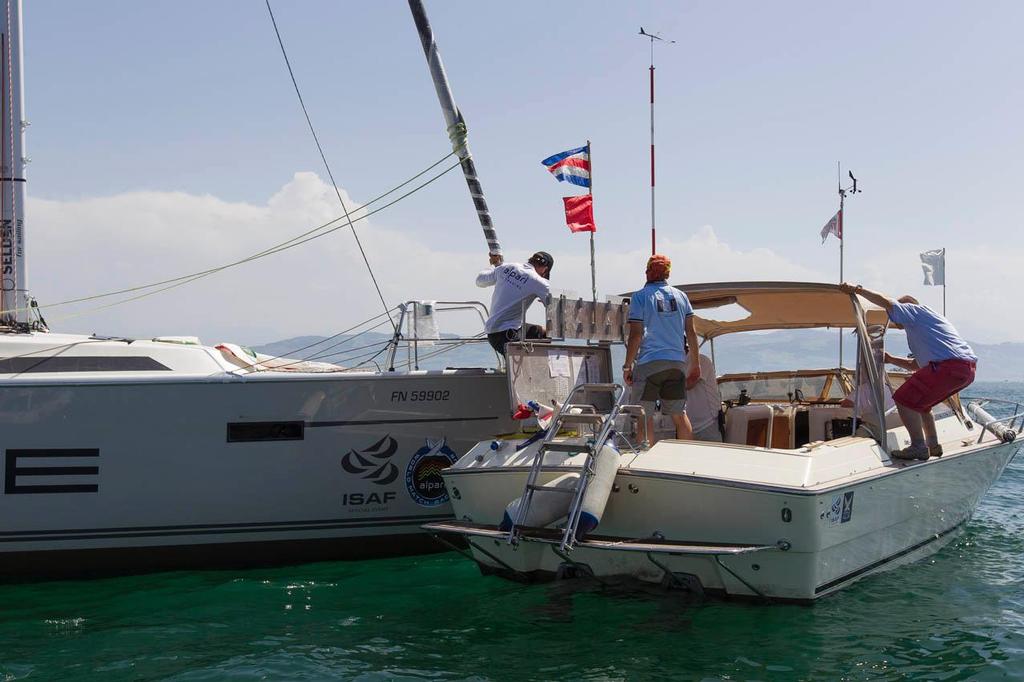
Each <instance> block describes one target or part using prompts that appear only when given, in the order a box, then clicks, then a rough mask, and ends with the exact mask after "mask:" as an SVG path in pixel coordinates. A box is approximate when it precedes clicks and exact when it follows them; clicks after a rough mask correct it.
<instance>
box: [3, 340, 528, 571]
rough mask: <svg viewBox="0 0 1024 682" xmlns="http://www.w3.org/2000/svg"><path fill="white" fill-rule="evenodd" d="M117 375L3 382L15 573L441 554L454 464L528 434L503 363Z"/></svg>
mask: <svg viewBox="0 0 1024 682" xmlns="http://www.w3.org/2000/svg"><path fill="white" fill-rule="evenodd" d="M140 345H141V344H140ZM128 348H131V346H128ZM189 350H190V352H193V353H195V352H198V351H193V350H191V349H189ZM83 352H84V351H83ZM90 352H92V353H94V354H96V351H95V350H92V351H90ZM163 359H164V360H165V361H167V362H168V363H170V361H168V360H166V358H163ZM108 374H109V375H110V376H109V377H107V376H103V375H102V373H99V372H96V373H77V374H74V375H71V376H68V375H65V376H61V377H57V376H56V375H52V374H47V373H43V374H39V375H38V376H36V375H33V374H31V373H26V374H21V375H18V376H16V377H12V378H11V379H7V380H4V379H0V456H2V457H3V463H2V465H3V487H2V488H0V577H2V576H6V577H10V576H26V577H43V576H53V575H65V574H88V573H100V572H125V571H136V570H150V569H155V568H172V567H179V566H217V565H253V564H257V563H290V562H291V563H293V562H298V561H306V560H314V559H326V558H355V557H369V556H389V555H398V554H408V553H413V552H421V551H429V550H434V549H437V548H438V547H437V546H436V545H435V544H433V543H432V541H430V539H429V537H427V536H425V535H424V534H423V533H422V531H421V530H420V525H421V524H422V523H424V522H426V521H430V520H434V519H441V518H448V517H450V516H451V513H452V512H451V506H450V504H449V503H448V496H447V493H446V492H445V490H444V488H443V483H442V481H441V479H440V476H439V475H438V472H439V471H440V469H441V468H443V467H444V466H447V465H449V464H451V463H452V462H454V461H455V460H456V459H458V457H459V456H461V455H462V454H464V453H465V452H466V451H467V450H468V449H469V447H470V446H471V445H472V444H474V443H475V442H476V441H478V440H480V439H482V438H484V437H486V436H487V435H489V434H493V433H496V432H501V431H504V430H510V429H511V428H513V427H512V423H511V422H510V420H509V418H508V415H509V409H508V393H507V385H506V381H505V377H504V375H503V374H501V373H496V372H494V371H491V370H445V371H443V372H442V371H430V372H427V371H423V372H410V373H407V374H406V373H402V374H400V373H394V374H387V373H383V374H374V373H361V374H359V373H357V374H286V373H272V372H270V373H259V374H253V375H247V376H237V375H231V374H225V373H224V372H215V373H212V374H211V373H206V374H205V375H202V374H196V373H193V374H190V375H179V374H177V373H175V372H165V374H166V375H167V376H165V377H158V376H154V375H153V374H144V375H142V376H138V377H131V376H125V375H124V374H123V373H108Z"/></svg>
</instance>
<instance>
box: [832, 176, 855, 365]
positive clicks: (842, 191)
mask: <svg viewBox="0 0 1024 682" xmlns="http://www.w3.org/2000/svg"><path fill="white" fill-rule="evenodd" d="M846 172H847V174H849V176H850V180H852V181H853V184H852V185H850V186H849V187H843V171H842V168H841V165H840V162H838V161H837V162H836V186H837V188H838V191H839V214H838V215H839V225H838V227H839V283H840V284H842V283H843V247H844V246H845V245H846V226H845V225H844V223H845V221H846V215H845V212H844V210H843V209H844V207H845V204H846V194H847V193H849V194H851V195H854V194H857V193H858V192H860V190H859V189H857V178H855V177H853V171H846ZM842 367H843V330H842V329H840V330H839V368H840V369H842Z"/></svg>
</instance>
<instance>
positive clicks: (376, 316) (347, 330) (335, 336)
mask: <svg viewBox="0 0 1024 682" xmlns="http://www.w3.org/2000/svg"><path fill="white" fill-rule="evenodd" d="M392 310H398V308H397V306H396V307H395V308H392V309H390V310H386V311H384V312H383V313H377V314H376V315H374V316H373V317H371V318H370V319H368V320H363V321H362V322H360V323H359V324H357V325H354V326H352V327H349V328H348V329H343V330H342V331H340V332H338V333H337V334H332V335H331V336H328V337H327V338H326V339H320V340H319V341H315V342H313V343H310V344H307V345H305V346H302V347H301V348H296V349H295V350H291V351H288V353H286V355H292V354H294V353H301V352H302V351H304V350H309V349H310V348H313V347H314V346H319V345H320V344H322V343H325V342H327V341H331V340H333V339H336V338H338V337H339V336H343V335H345V334H348V333H349V332H352V331H355V330H356V329H359V328H360V327H362V326H363V325H364V324H369V323H370V322H373V321H374V320H376V319H378V318H381V317H384V316H385V315H387V316H388V319H391V312H392ZM382 324H384V322H381V323H380V324H378V325H376V326H375V327H371V328H370V329H376V328H377V327H379V326H381V325H382ZM366 331H370V330H369V329H367V330H365V331H364V332H360V333H361V334H362V333H365V332H366ZM352 338H355V337H352ZM275 357H277V358H280V357H281V356H280V355H278V356H275ZM297 362H305V360H299V361H297ZM258 364H260V363H259V362H254V363H251V364H249V365H246V366H244V367H239V368H238V369H252V368H253V367H255V366H256V365H258ZM289 364H296V363H289ZM283 366H285V367H287V366H288V365H283ZM232 371H237V370H232Z"/></svg>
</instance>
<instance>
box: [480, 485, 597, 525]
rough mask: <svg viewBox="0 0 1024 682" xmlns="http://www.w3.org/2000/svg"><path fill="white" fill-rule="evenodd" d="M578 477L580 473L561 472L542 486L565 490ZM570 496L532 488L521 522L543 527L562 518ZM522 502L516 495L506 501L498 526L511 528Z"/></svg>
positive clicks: (566, 510)
mask: <svg viewBox="0 0 1024 682" xmlns="http://www.w3.org/2000/svg"><path fill="white" fill-rule="evenodd" d="M579 478H580V475H579V474H577V473H570V474H562V475H561V476H559V477H558V478H555V479H553V480H551V481H549V482H548V483H545V484H544V488H552V489H554V488H561V489H562V490H567V489H570V488H573V487H575V486H576V482H577V481H578V480H579ZM572 497H573V496H572V495H568V494H566V493H565V492H553V491H551V490H544V489H540V490H534V491H533V499H532V500H531V501H530V509H529V510H528V511H527V512H526V520H525V521H524V522H523V525H524V526H530V527H532V528H543V527H545V526H547V525H550V524H552V523H554V522H555V521H557V520H558V519H561V518H564V517H565V516H566V515H567V514H568V513H569V503H570V502H571V501H572ZM522 503H523V496H520V497H517V498H516V499H514V500H512V501H511V502H509V503H508V506H507V507H505V515H504V516H503V517H502V519H501V525H500V526H498V528H500V529H501V530H503V531H509V530H512V524H513V523H514V522H515V519H516V516H517V515H518V514H519V506H520V505H521V504H522Z"/></svg>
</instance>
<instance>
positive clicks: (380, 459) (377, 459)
mask: <svg viewBox="0 0 1024 682" xmlns="http://www.w3.org/2000/svg"><path fill="white" fill-rule="evenodd" d="M396 452H398V441H396V440H395V439H394V438H392V437H391V436H390V435H388V436H384V437H383V438H381V439H380V440H379V441H377V442H376V443H374V444H373V445H371V446H370V447H368V448H366V449H364V450H360V451H359V452H356V451H355V450H349V451H348V454H346V455H345V456H344V457H342V458H341V468H342V469H344V470H345V471H347V472H348V473H350V474H355V475H359V477H360V478H362V479H364V480H367V481H370V482H371V483H376V484H377V485H390V484H391V483H394V482H395V480H396V479H397V478H398V467H396V466H395V465H394V464H392V463H391V462H390V461H389V460H390V459H391V456H392V455H394V454H395V453H396Z"/></svg>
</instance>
